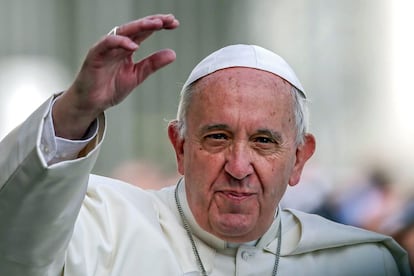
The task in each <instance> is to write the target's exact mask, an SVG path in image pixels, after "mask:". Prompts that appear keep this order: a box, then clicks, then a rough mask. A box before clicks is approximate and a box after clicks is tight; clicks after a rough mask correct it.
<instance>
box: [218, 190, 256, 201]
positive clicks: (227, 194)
mask: <svg viewBox="0 0 414 276" xmlns="http://www.w3.org/2000/svg"><path fill="white" fill-rule="evenodd" d="M221 194H223V195H224V196H225V197H226V198H228V199H231V200H244V199H248V198H250V197H252V196H253V195H254V194H253V193H240V192H232V191H225V192H221Z"/></svg>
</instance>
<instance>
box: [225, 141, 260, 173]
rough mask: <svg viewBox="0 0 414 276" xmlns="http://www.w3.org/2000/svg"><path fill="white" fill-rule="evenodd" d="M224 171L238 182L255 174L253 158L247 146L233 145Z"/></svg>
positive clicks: (229, 150)
mask: <svg viewBox="0 0 414 276" xmlns="http://www.w3.org/2000/svg"><path fill="white" fill-rule="evenodd" d="M224 170H225V171H226V172H227V173H228V174H229V175H231V176H232V177H233V178H235V179H237V180H242V179H244V178H246V177H248V176H249V175H251V174H252V173H253V171H254V169H253V164H252V156H251V152H250V151H249V149H248V146H247V145H245V144H243V143H238V144H233V146H232V147H230V148H229V149H228V153H227V156H226V163H225V166H224Z"/></svg>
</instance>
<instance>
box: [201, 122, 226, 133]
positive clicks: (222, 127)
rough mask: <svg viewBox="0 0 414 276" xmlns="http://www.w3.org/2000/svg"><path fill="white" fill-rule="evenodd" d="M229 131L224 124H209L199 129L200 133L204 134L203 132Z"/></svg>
mask: <svg viewBox="0 0 414 276" xmlns="http://www.w3.org/2000/svg"><path fill="white" fill-rule="evenodd" d="M229 129H230V127H229V126H228V125H226V124H211V125H206V126H203V127H202V128H201V129H200V132H201V133H205V132H209V131H214V130H229Z"/></svg>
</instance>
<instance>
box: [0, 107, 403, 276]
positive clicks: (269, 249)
mask: <svg viewBox="0 0 414 276" xmlns="http://www.w3.org/2000/svg"><path fill="white" fill-rule="evenodd" d="M49 106H50V103H45V104H44V105H43V106H42V107H41V108H40V109H39V110H38V111H37V112H35V113H34V114H33V115H32V116H31V117H29V119H28V120H27V121H26V122H25V123H24V124H23V125H22V126H21V127H20V128H19V129H16V130H15V131H14V132H13V133H11V134H10V135H9V136H7V137H6V139H5V140H4V141H2V143H1V144H0V153H1V155H0V180H1V182H0V187H1V190H0V207H1V208H0V221H1V227H0V275H31V276H36V275H42V276H44V275H62V274H63V275H76V276H82V275H99V276H100V275H111V276H115V275H123V276H129V275H199V274H198V273H197V265H196V262H195V259H194V255H193V252H192V249H191V245H190V242H189V240H188V237H187V235H186V232H185V230H184V228H183V227H182V225H181V221H180V218H179V214H178V212H177V209H176V206H175V201H174V195H173V192H174V190H173V188H167V189H164V190H162V191H158V192H157V191H152V192H148V191H143V190H141V189H138V188H137V187H134V186H132V185H129V184H125V183H122V182H120V181H116V180H113V179H109V178H105V177H100V176H94V175H91V176H90V175H89V173H90V171H91V169H92V167H93V164H94V162H95V160H96V158H97V155H98V151H99V147H100V145H101V144H100V143H99V144H98V145H97V146H96V147H94V148H92V149H91V150H89V151H87V152H86V153H85V154H86V156H84V157H80V158H78V159H76V160H68V161H64V162H60V163H56V164H53V165H51V166H48V165H47V164H45V163H44V162H43V161H42V158H41V157H40V156H41V151H40V149H39V148H40V141H41V133H42V127H43V122H44V118H45V117H46V116H47V113H48V108H49ZM99 122H100V124H101V125H100V126H99V131H98V135H97V137H96V139H94V141H95V140H98V141H100V142H101V141H102V138H101V135H102V129H103V128H104V125H103V124H104V120H103V118H102V120H99ZM89 145H90V144H89ZM180 187H181V190H180V200H181V203H182V204H183V207H184V210H185V212H186V216H187V218H188V219H189V220H190V224H191V225H192V227H193V229H194V232H195V235H196V238H195V239H196V243H197V247H198V249H199V252H200V255H201V259H202V260H203V263H204V265H205V266H206V269H207V271H208V272H209V275H213V276H217V275H270V271H271V270H272V268H273V263H274V259H275V255H274V252H276V245H277V239H276V238H275V237H276V232H277V226H278V223H277V221H278V220H279V219H281V221H282V229H283V232H282V251H281V253H282V256H281V259H280V265H279V274H278V275H398V274H401V275H410V272H409V268H408V261H407V256H406V254H405V252H404V251H403V250H401V248H400V247H399V246H398V245H397V244H396V243H395V242H394V241H392V240H391V239H390V238H388V237H385V236H382V235H379V234H374V233H371V232H367V231H363V230H360V229H356V228H352V227H347V226H343V225H339V224H335V223H333V222H329V221H327V220H325V219H322V218H320V217H317V216H313V215H308V214H304V213H301V212H297V211H294V210H285V211H283V212H281V215H280V216H278V217H277V218H276V219H275V222H274V223H273V224H272V226H271V227H270V228H269V230H268V231H267V233H266V234H265V235H264V236H263V237H262V238H261V239H260V240H259V242H258V243H257V245H256V246H248V245H242V246H240V247H239V248H227V247H228V246H227V244H226V242H224V241H222V240H220V239H217V238H216V237H214V236H212V235H210V234H208V233H206V232H205V231H203V230H202V229H201V228H199V227H197V225H196V223H195V221H194V219H193V218H192V215H191V213H190V211H189V208H188V205H187V202H186V199H185V193H184V190H183V189H184V185H182V186H180Z"/></svg>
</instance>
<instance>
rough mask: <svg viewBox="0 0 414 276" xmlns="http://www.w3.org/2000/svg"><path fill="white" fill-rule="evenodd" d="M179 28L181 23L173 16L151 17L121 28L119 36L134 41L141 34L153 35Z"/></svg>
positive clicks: (158, 15)
mask: <svg viewBox="0 0 414 276" xmlns="http://www.w3.org/2000/svg"><path fill="white" fill-rule="evenodd" d="M178 26H179V22H178V20H177V19H176V18H175V17H174V15H172V14H157V15H150V16H146V17H144V18H141V19H137V20H134V21H131V22H128V23H126V24H123V25H121V26H119V27H118V29H117V35H122V36H128V37H130V38H131V39H132V38H136V37H139V36H140V35H141V34H145V33H149V34H151V33H152V32H154V31H158V30H161V29H175V28H176V27H178ZM147 36H148V35H147ZM145 37H146V36H145Z"/></svg>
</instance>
